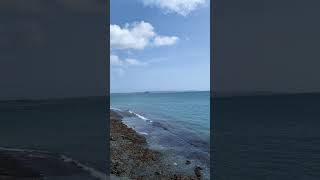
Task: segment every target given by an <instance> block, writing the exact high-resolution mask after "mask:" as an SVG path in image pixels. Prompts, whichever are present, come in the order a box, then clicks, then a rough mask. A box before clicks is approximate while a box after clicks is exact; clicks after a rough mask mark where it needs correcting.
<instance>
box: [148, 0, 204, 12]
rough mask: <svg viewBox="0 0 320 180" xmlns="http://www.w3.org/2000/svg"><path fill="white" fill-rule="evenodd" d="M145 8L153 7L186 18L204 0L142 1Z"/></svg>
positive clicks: (202, 3)
mask: <svg viewBox="0 0 320 180" xmlns="http://www.w3.org/2000/svg"><path fill="white" fill-rule="evenodd" d="M142 2H143V3H144V5H146V6H151V7H153V6H155V7H159V8H161V9H164V10H165V11H166V12H175V13H177V14H180V15H182V16H187V15H188V14H189V13H190V12H192V11H194V10H195V9H197V8H198V7H199V6H200V5H204V4H205V0H142Z"/></svg>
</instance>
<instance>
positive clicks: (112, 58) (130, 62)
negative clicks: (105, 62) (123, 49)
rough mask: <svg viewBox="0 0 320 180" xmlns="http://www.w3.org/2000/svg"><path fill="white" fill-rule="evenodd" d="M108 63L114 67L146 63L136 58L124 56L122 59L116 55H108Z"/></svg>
mask: <svg viewBox="0 0 320 180" xmlns="http://www.w3.org/2000/svg"><path fill="white" fill-rule="evenodd" d="M110 65H111V66H116V67H122V68H126V67H129V66H144V65H146V63H144V62H141V61H139V60H137V59H131V58H126V59H124V60H122V59H120V58H119V56H117V55H110Z"/></svg>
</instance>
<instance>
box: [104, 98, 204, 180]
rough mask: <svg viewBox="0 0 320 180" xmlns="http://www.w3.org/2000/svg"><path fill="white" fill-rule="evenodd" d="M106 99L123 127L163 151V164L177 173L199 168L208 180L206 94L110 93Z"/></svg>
mask: <svg viewBox="0 0 320 180" xmlns="http://www.w3.org/2000/svg"><path fill="white" fill-rule="evenodd" d="M110 100H111V101H110V102H111V108H113V109H114V110H116V111H118V112H120V113H121V114H122V115H123V116H124V119H123V121H124V123H125V124H127V125H128V126H129V127H133V128H134V129H135V130H136V131H137V132H139V133H140V134H142V135H144V136H145V137H147V140H148V143H149V144H150V147H151V148H153V149H156V150H160V151H162V152H164V154H165V162H166V163H168V164H170V165H172V166H173V168H176V169H177V170H179V171H193V167H194V166H196V165H199V166H201V167H203V168H204V169H205V170H204V172H205V177H206V178H207V179H209V173H208V172H209V164H210V154H209V150H210V143H209V141H210V111H209V110H210V93H209V92H168V93H129V94H111V98H110ZM186 160H190V161H191V165H186V164H185V162H186Z"/></svg>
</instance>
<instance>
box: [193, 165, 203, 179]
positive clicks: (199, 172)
mask: <svg viewBox="0 0 320 180" xmlns="http://www.w3.org/2000/svg"><path fill="white" fill-rule="evenodd" d="M201 170H202V168H201V167H199V166H197V167H196V168H194V174H195V175H196V176H197V177H198V178H201V177H202V172H201Z"/></svg>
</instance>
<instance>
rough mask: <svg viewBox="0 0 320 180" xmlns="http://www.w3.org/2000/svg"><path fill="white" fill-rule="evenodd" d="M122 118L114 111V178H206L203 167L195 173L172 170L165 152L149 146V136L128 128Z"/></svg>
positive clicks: (112, 129) (112, 173) (112, 168)
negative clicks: (166, 160) (203, 176)
mask: <svg viewBox="0 0 320 180" xmlns="http://www.w3.org/2000/svg"><path fill="white" fill-rule="evenodd" d="M121 119H122V117H121V116H120V115H118V114H117V113H115V112H113V111H112V110H111V112H110V123H111V124H110V125H111V132H110V133H111V134H110V146H111V147H110V148H111V179H119V178H120V177H121V178H122V179H124V178H128V179H139V180H144V179H146V180H150V179H151V180H152V179H163V180H166V179H168V180H171V179H173V180H191V179H193V180H200V179H202V173H201V167H194V172H185V173H181V172H180V173H178V172H174V171H172V168H170V167H168V166H166V165H164V163H163V162H162V161H161V156H162V154H161V153H160V152H157V151H154V150H151V149H149V148H148V143H147V141H146V138H145V137H143V136H142V135H140V134H138V133H137V132H135V131H134V130H133V129H132V128H129V127H127V126H126V125H125V124H124V123H122V121H121ZM188 163H189V162H188V161H186V164H188ZM190 166H191V165H190Z"/></svg>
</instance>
